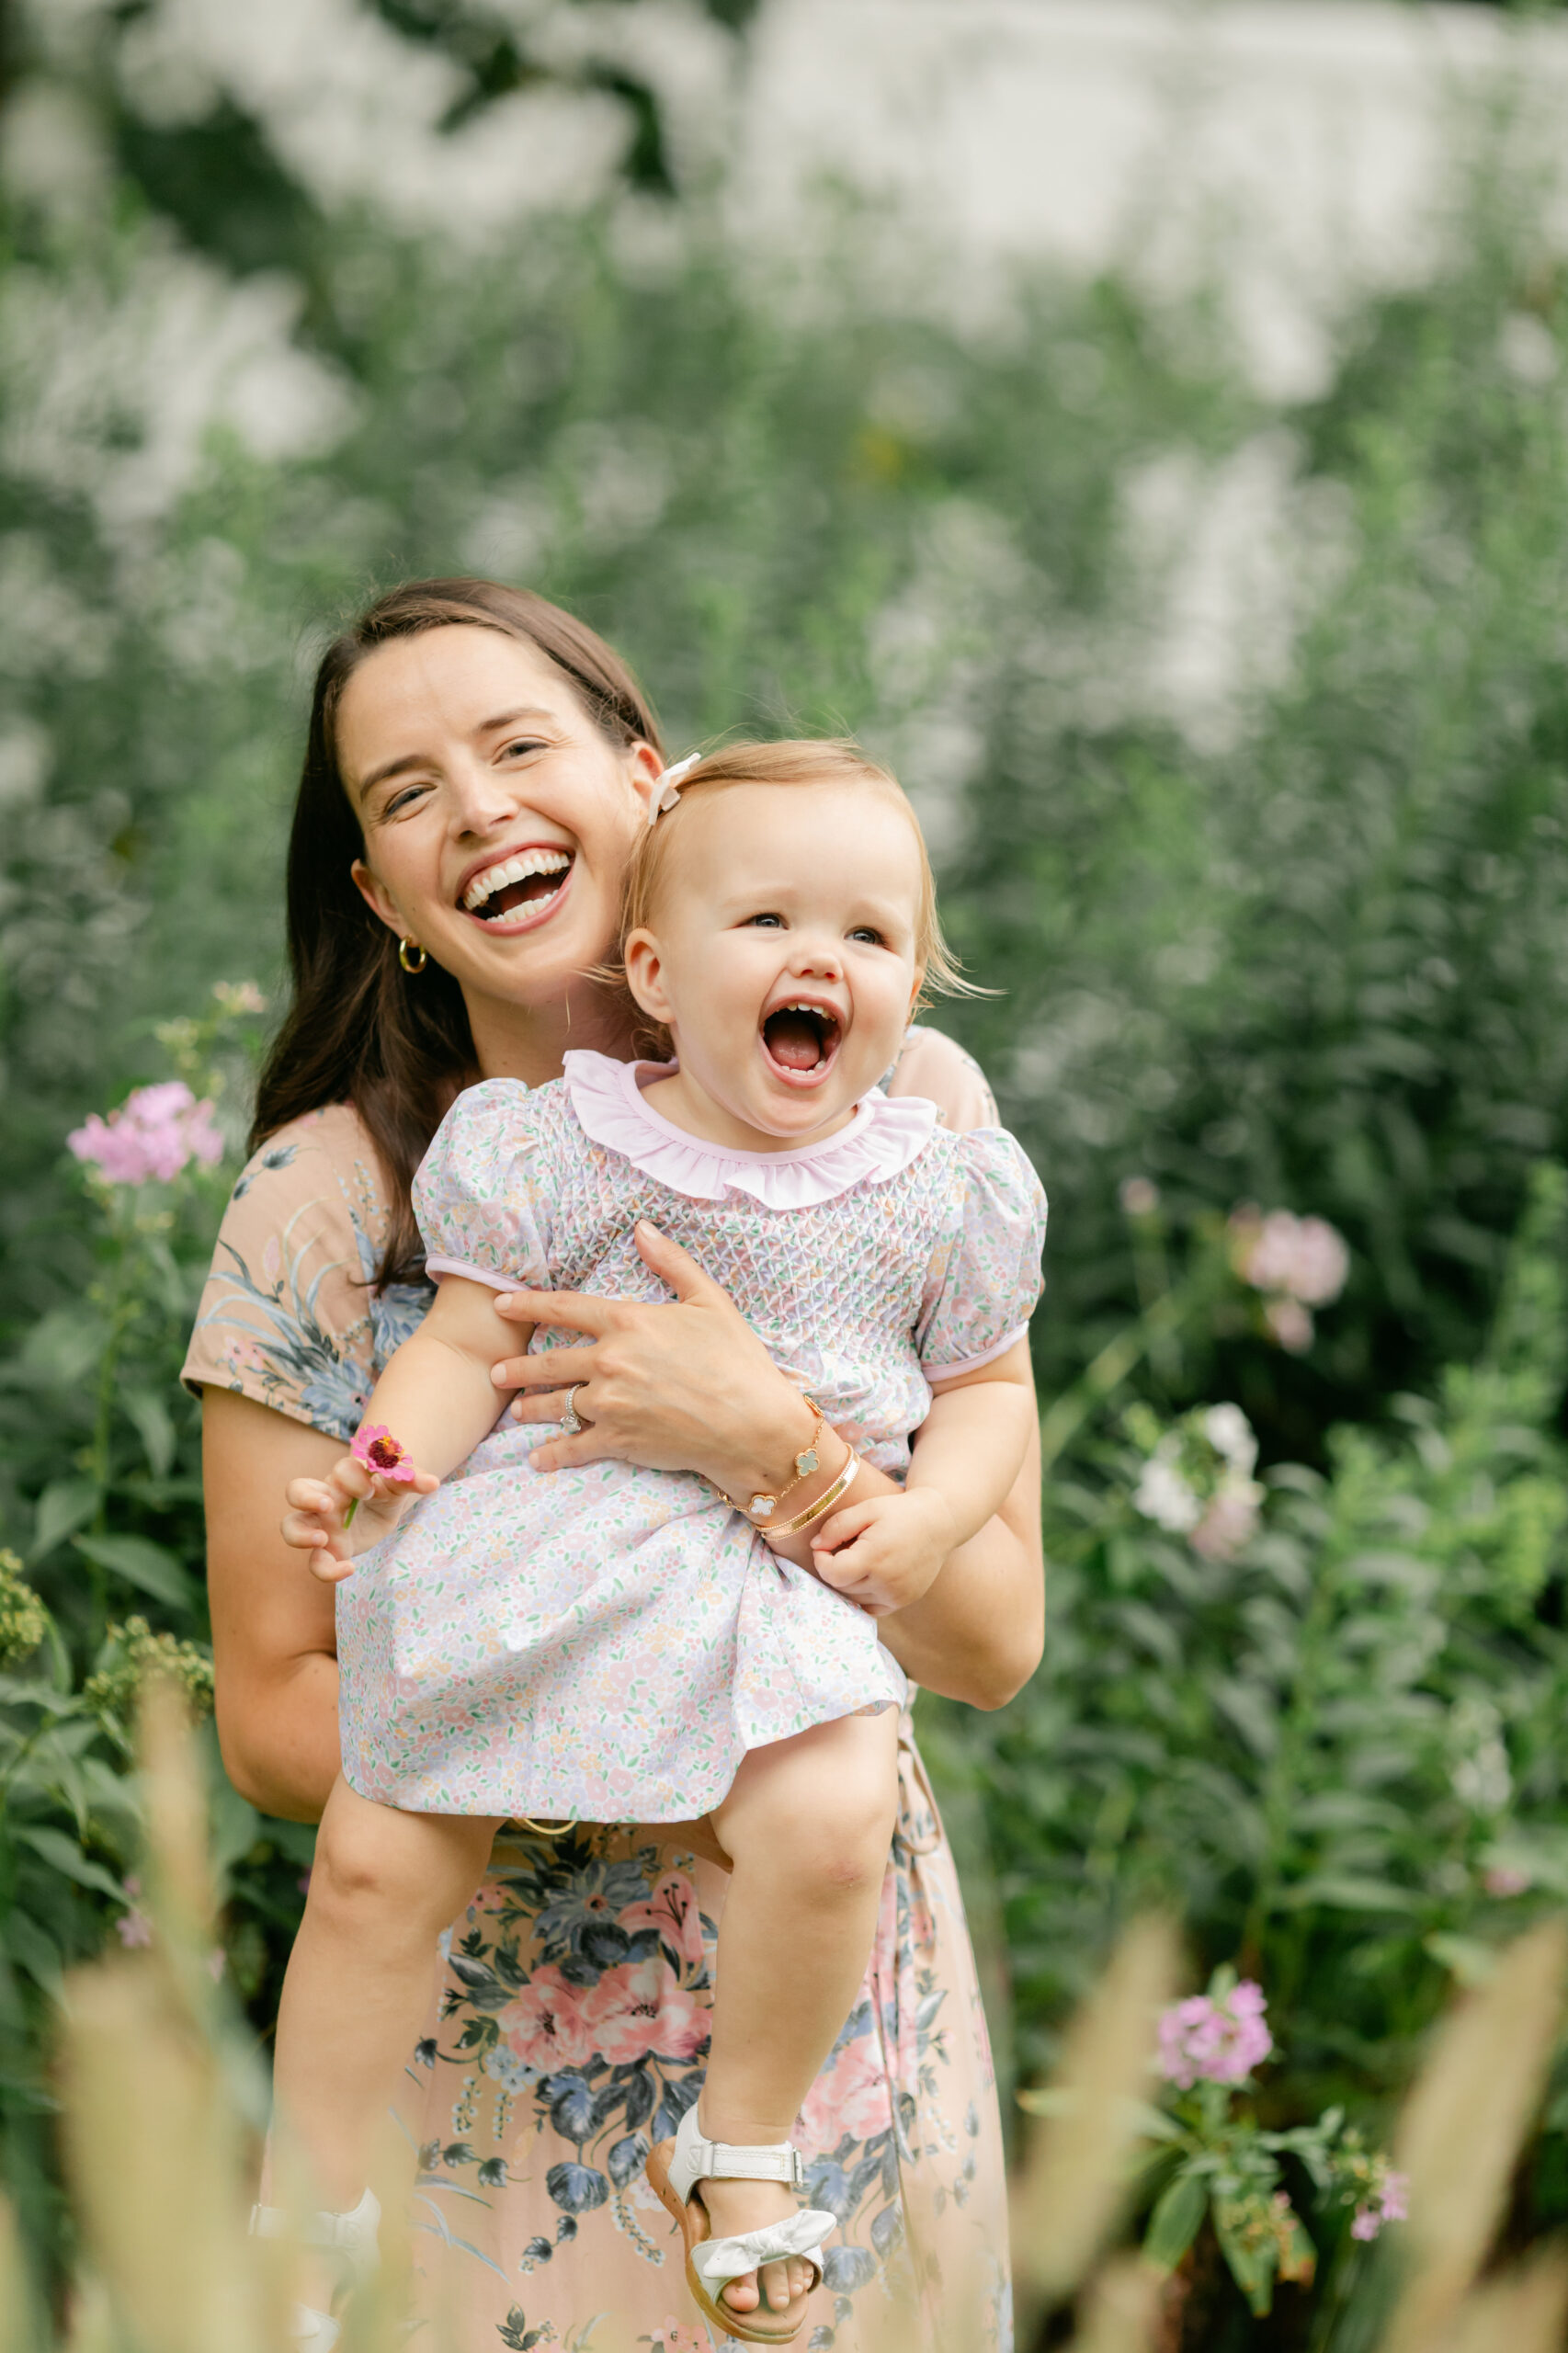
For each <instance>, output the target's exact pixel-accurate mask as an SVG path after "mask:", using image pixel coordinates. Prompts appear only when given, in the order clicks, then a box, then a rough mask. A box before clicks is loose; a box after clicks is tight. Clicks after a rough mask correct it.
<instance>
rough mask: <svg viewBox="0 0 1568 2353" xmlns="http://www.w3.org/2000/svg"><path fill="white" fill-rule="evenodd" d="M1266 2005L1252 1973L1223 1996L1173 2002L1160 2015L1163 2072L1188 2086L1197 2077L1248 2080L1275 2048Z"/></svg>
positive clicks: (1219, 2081)
mask: <svg viewBox="0 0 1568 2353" xmlns="http://www.w3.org/2000/svg"><path fill="white" fill-rule="evenodd" d="M1266 2007H1267V2003H1266V2002H1265V1999H1264V1995H1263V1989H1262V1987H1261V1986H1259V1985H1255V1984H1253V1983H1252V1981H1251V1980H1250V1979H1249V1978H1244V1979H1243V1980H1242V1983H1241V1984H1239V1985H1233V1987H1232V1988H1231V1991H1230V1993H1229V1994H1227V1995H1225V1997H1224V1999H1223V2000H1222V2001H1218V2002H1216V2001H1213V2000H1211V1999H1210V1996H1209V1995H1207V1994H1194V1995H1191V1996H1190V1997H1189V1999H1188V2000H1187V2001H1185V2002H1175V2003H1173V2004H1172V2006H1171V2007H1170V2008H1169V2009H1168V2010H1166V2011H1165V2012H1164V2013H1163V2015H1162V2017H1161V2019H1160V2073H1161V2074H1162V2075H1164V2076H1165V2080H1166V2081H1167V2083H1172V2084H1175V2085H1176V2086H1177V2088H1178V2089H1179V2090H1181V2091H1184V2092H1186V2091H1190V2090H1191V2089H1192V2086H1193V2085H1194V2084H1196V2083H1198V2082H1199V2081H1201V2082H1204V2083H1210V2084H1239V2083H1242V2082H1244V2080H1245V2078H1246V2077H1247V2076H1248V2075H1251V2073H1252V2071H1253V2069H1254V2068H1255V2067H1256V2066H1258V2065H1260V2064H1261V2063H1262V2062H1263V2061H1264V2060H1265V2059H1267V2056H1268V2054H1269V2052H1271V2051H1272V2050H1273V2048H1274V2037H1273V2036H1272V2035H1271V2034H1270V2033H1269V2031H1268V2029H1267V2026H1265V2024H1264V2022H1263V2013H1264V2010H1265V2009H1266Z"/></svg>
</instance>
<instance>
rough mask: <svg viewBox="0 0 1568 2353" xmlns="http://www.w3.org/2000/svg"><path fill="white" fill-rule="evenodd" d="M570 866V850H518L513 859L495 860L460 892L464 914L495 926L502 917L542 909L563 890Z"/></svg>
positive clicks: (571, 859) (571, 862)
mask: <svg viewBox="0 0 1568 2353" xmlns="http://www.w3.org/2000/svg"><path fill="white" fill-rule="evenodd" d="M572 864H573V858H572V852H571V851H570V850H569V849H546V848H542V847H541V848H538V849H520V850H518V851H517V854H516V856H515V857H512V858H498V859H497V860H496V862H495V864H494V866H487V867H485V868H484V870H483V872H482V873H479V874H476V875H475V876H474V878H473V881H472V882H471V883H470V884H469V886H468V888H467V890H466V891H465V892H463V894H462V904H463V912H464V913H465V914H466V915H477V916H478V917H479V919H480V921H481V922H482V923H498V922H499V921H500V919H501V917H502V916H503V915H517V914H518V913H519V912H520V911H521V910H522V909H524V908H528V909H529V910H532V909H534V908H536V907H542V906H543V904H544V903H545V901H546V900H547V899H553V898H554V896H555V894H556V892H558V891H559V890H561V889H562V886H563V884H564V883H565V881H566V878H567V876H568V875H569V874H570V873H571V871H572Z"/></svg>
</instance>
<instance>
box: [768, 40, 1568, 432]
mask: <svg viewBox="0 0 1568 2353" xmlns="http://www.w3.org/2000/svg"><path fill="white" fill-rule="evenodd" d="M1510 88H1511V89H1512V90H1513V91H1514V92H1515V94H1516V95H1517V97H1520V98H1521V99H1522V100H1523V103H1524V109H1525V118H1526V119H1527V120H1528V123H1529V124H1530V125H1531V126H1532V129H1533V135H1534V136H1536V137H1537V138H1539V139H1540V140H1541V142H1542V143H1543V152H1546V151H1548V150H1551V149H1555V150H1556V152H1557V153H1561V152H1562V146H1563V143H1564V141H1563V133H1564V132H1565V131H1568V28H1558V27H1549V26H1530V27H1528V28H1527V27H1522V26H1521V25H1519V23H1518V22H1517V20H1512V21H1510V20H1507V19H1505V18H1504V17H1500V16H1499V15H1498V14H1497V13H1496V12H1494V11H1491V10H1488V9H1484V8H1481V7H1474V6H1408V5H1405V6H1401V5H1398V4H1397V0H1208V4H1207V5H1198V4H1197V0H767V6H765V8H764V10H763V11H762V13H761V16H760V18H759V20H758V24H757V28H756V33H755V35H754V45H753V49H752V52H751V57H750V61H749V63H748V67H747V72H746V78H745V89H744V102H743V118H742V123H741V128H740V135H739V137H738V139H737V142H736V145H735V149H734V156H735V163H734V172H735V195H736V200H737V206H738V209H739V214H740V217H741V218H742V219H743V220H744V223H745V227H746V232H747V233H755V234H760V235H763V236H765V237H768V238H771V239H778V240H782V241H783V242H785V243H788V244H794V245H797V246H798V244H799V241H800V240H801V236H802V234H808V235H809V226H808V224H809V222H810V221H811V219H812V213H813V209H814V207H813V192H814V190H816V189H817V188H819V187H820V186H821V185H822V184H823V183H824V181H827V180H836V181H838V182H840V183H841V184H844V185H847V186H849V187H852V188H856V189H857V190H858V191H861V192H862V193H865V194H868V195H870V196H873V197H875V198H878V199H883V200H885V202H886V203H887V205H888V206H889V208H890V210H892V212H895V213H896V215H897V216H898V219H899V221H900V222H903V223H906V224H907V225H908V227H909V229H911V230H916V229H917V230H918V231H919V232H920V233H921V237H920V242H921V244H922V246H923V248H932V247H934V248H936V249H937V250H940V249H941V248H942V247H944V246H945V248H946V255H947V262H946V269H945V272H944V276H945V280H946V283H945V285H944V287H943V289H942V291H943V293H944V294H945V295H946V296H947V297H948V299H949V300H957V301H964V302H968V303H972V304H979V305H982V306H983V305H984V304H985V303H986V301H988V299H992V298H993V297H994V290H995V288H996V285H997V282H998V279H999V277H1000V273H999V272H998V270H997V268H996V264H997V263H998V262H999V261H1003V260H1006V258H1008V257H1011V256H1051V257H1053V258H1056V259H1059V260H1061V261H1062V263H1063V264H1066V265H1068V266H1071V267H1076V268H1095V267H1099V266H1101V265H1103V264H1106V263H1108V262H1112V261H1115V262H1119V263H1122V264H1124V265H1131V266H1132V267H1137V268H1141V269H1153V270H1154V271H1156V272H1159V273H1164V274H1166V275H1171V274H1177V275H1179V274H1181V273H1183V272H1189V271H1191V270H1193V269H1194V268H1196V267H1199V266H1200V261H1199V257H1200V256H1201V257H1202V259H1203V261H1204V262H1207V263H1208V264H1209V265H1210V266H1212V264H1213V263H1214V262H1215V261H1216V260H1217V261H1218V264H1219V267H1220V269H1221V275H1222V277H1223V278H1225V279H1226V280H1227V281H1228V283H1229V284H1230V286H1231V287H1232V290H1233V292H1234V293H1235V294H1236V295H1237V297H1238V298H1239V299H1238V302H1237V309H1238V313H1239V315H1240V318H1241V322H1242V325H1243V329H1244V335H1245V338H1246V343H1247V347H1248V351H1249V355H1250V357H1251V359H1252V362H1253V365H1254V367H1255V369H1256V373H1257V376H1258V378H1259V381H1260V383H1261V384H1262V386H1263V387H1264V388H1266V389H1267V390H1268V391H1270V392H1278V393H1280V394H1283V395H1297V394H1301V393H1302V392H1308V391H1310V390H1312V388H1313V386H1314V385H1315V383H1316V382H1317V381H1318V379H1319V375H1320V371H1321V369H1322V367H1323V365H1324V359H1325V357H1326V342H1325V337H1324V332H1323V322H1324V318H1325V315H1326V313H1329V312H1331V311H1332V310H1333V308H1334V307H1335V304H1336V303H1338V302H1340V301H1343V300H1344V299H1345V298H1346V296H1347V295H1349V294H1351V293H1352V292H1354V291H1355V290H1358V289H1365V288H1366V287H1368V286H1369V285H1374V284H1379V283H1383V284H1387V283H1391V282H1394V283H1397V282H1398V281H1400V280H1401V279H1404V280H1407V281H1408V280H1409V279H1411V278H1415V276H1417V275H1418V274H1419V273H1420V272H1421V270H1422V268H1423V267H1424V265H1425V263H1426V259H1427V257H1428V256H1429V252H1430V248H1431V244H1432V240H1433V236H1434V232H1435V230H1436V228H1437V225H1438V223H1439V222H1440V218H1441V212H1442V208H1443V204H1444V202H1445V200H1446V199H1447V198H1448V196H1449V193H1450V192H1452V191H1454V190H1455V189H1456V188H1457V186H1458V182H1459V179H1460V174H1461V171H1462V167H1463V158H1464V153H1465V146H1466V139H1467V115H1468V117H1469V119H1470V121H1471V123H1472V122H1473V115H1474V101H1475V99H1476V98H1477V97H1482V96H1484V95H1485V94H1486V93H1488V92H1494V93H1496V94H1498V95H1499V96H1501V95H1502V94H1503V93H1504V92H1505V91H1506V90H1507V89H1510ZM1521 135H1523V134H1522V133H1521ZM898 243H899V240H898V238H897V237H896V235H894V236H893V237H891V238H887V239H885V240H884V241H883V242H882V244H881V247H880V249H879V254H878V262H879V266H881V267H884V268H886V269H889V270H896V269H897V268H898V266H899V260H898V252H897V246H898Z"/></svg>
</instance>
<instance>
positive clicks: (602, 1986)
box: [583, 1953, 709, 2067]
mask: <svg viewBox="0 0 1568 2353" xmlns="http://www.w3.org/2000/svg"><path fill="white" fill-rule="evenodd" d="M583 2021H584V2024H585V2026H586V2027H587V2028H588V2029H589V2031H590V2032H591V2033H592V2035H593V2038H594V2048H595V2049H596V2050H597V2051H602V2052H603V2053H604V2055H605V2057H606V2058H607V2059H608V2061H609V2063H610V2065H611V2066H612V2067H621V2066H627V2065H630V2064H631V2063H633V2062H634V2061H636V2060H638V2059H642V2058H645V2057H646V2056H647V2054H648V2052H650V2051H653V2052H657V2053H658V2055H659V2056H660V2058H661V2059H695V2058H696V2057H697V2055H698V2053H699V2052H700V2051H704V2050H706V2049H707V2046H708V2023H709V2021H708V2012H707V2011H706V2009H704V2008H703V2007H702V2006H701V2004H700V2003H699V2002H698V2001H697V2000H696V1999H695V1998H694V1997H693V1996H692V1995H690V1994H688V1993H687V1989H686V1987H685V1986H684V1985H683V1984H681V1983H680V1981H679V1979H678V1978H677V1977H676V1974H675V1972H674V1971H673V1970H672V1969H671V1967H670V1965H669V1962H668V1961H666V1960H665V1957H664V1955H663V1954H662V1953H653V1954H651V1955H650V1956H649V1958H648V1959H647V1960H646V1961H622V1962H621V1964H620V1966H619V1969H607V1970H606V1972H605V1973H604V1975H603V1976H602V1977H601V1978H600V1980H599V1982H598V1984H597V1985H595V1986H592V1987H591V1988H590V1989H589V1991H588V1992H587V1993H586V1994H585V1995H584V1996H583Z"/></svg>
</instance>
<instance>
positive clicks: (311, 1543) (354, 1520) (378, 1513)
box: [283, 1454, 440, 1585]
mask: <svg viewBox="0 0 1568 2353" xmlns="http://www.w3.org/2000/svg"><path fill="white" fill-rule="evenodd" d="M439 1485H440V1481H439V1480H438V1479H437V1477H435V1475H434V1473H433V1472H429V1471H415V1468H414V1466H413V1464H412V1463H410V1462H408V1461H406V1458H405V1459H404V1461H403V1463H402V1464H400V1466H399V1473H398V1476H397V1477H396V1478H395V1479H390V1478H388V1477H386V1476H385V1474H384V1473H382V1472H379V1471H372V1470H371V1469H370V1468H369V1464H368V1463H366V1462H363V1461H360V1460H359V1459H358V1456H356V1455H353V1454H346V1455H345V1456H344V1457H343V1460H342V1461H341V1462H337V1463H335V1464H334V1465H333V1468H332V1471H331V1472H330V1474H329V1475H328V1476H327V1477H326V1478H324V1479H290V1482H289V1488H288V1502H289V1509H288V1510H287V1511H286V1512H285V1514H284V1515H283V1540H284V1542H285V1543H286V1544H292V1545H294V1546H295V1547H296V1548H297V1549H298V1550H299V1551H300V1552H305V1553H308V1554H309V1556H310V1566H311V1571H312V1574H313V1575H315V1576H318V1577H320V1578H321V1580H322V1582H323V1583H324V1585H341V1584H342V1582H343V1580H344V1578H345V1577H347V1576H352V1574H354V1572H353V1568H352V1565H351V1564H352V1563H353V1561H354V1558H355V1555H356V1554H357V1553H359V1552H369V1549H370V1546H371V1545H372V1544H379V1543H380V1541H381V1538H382V1537H383V1536H389V1535H390V1534H391V1533H392V1529H394V1528H395V1527H396V1526H397V1524H398V1521H399V1520H400V1519H401V1518H403V1513H404V1511H405V1510H406V1509H407V1507H408V1506H409V1504H410V1503H411V1502H412V1501H413V1499H414V1497H415V1495H433V1494H434V1493H435V1491H436V1489H437V1487H438V1486H439Z"/></svg>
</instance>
